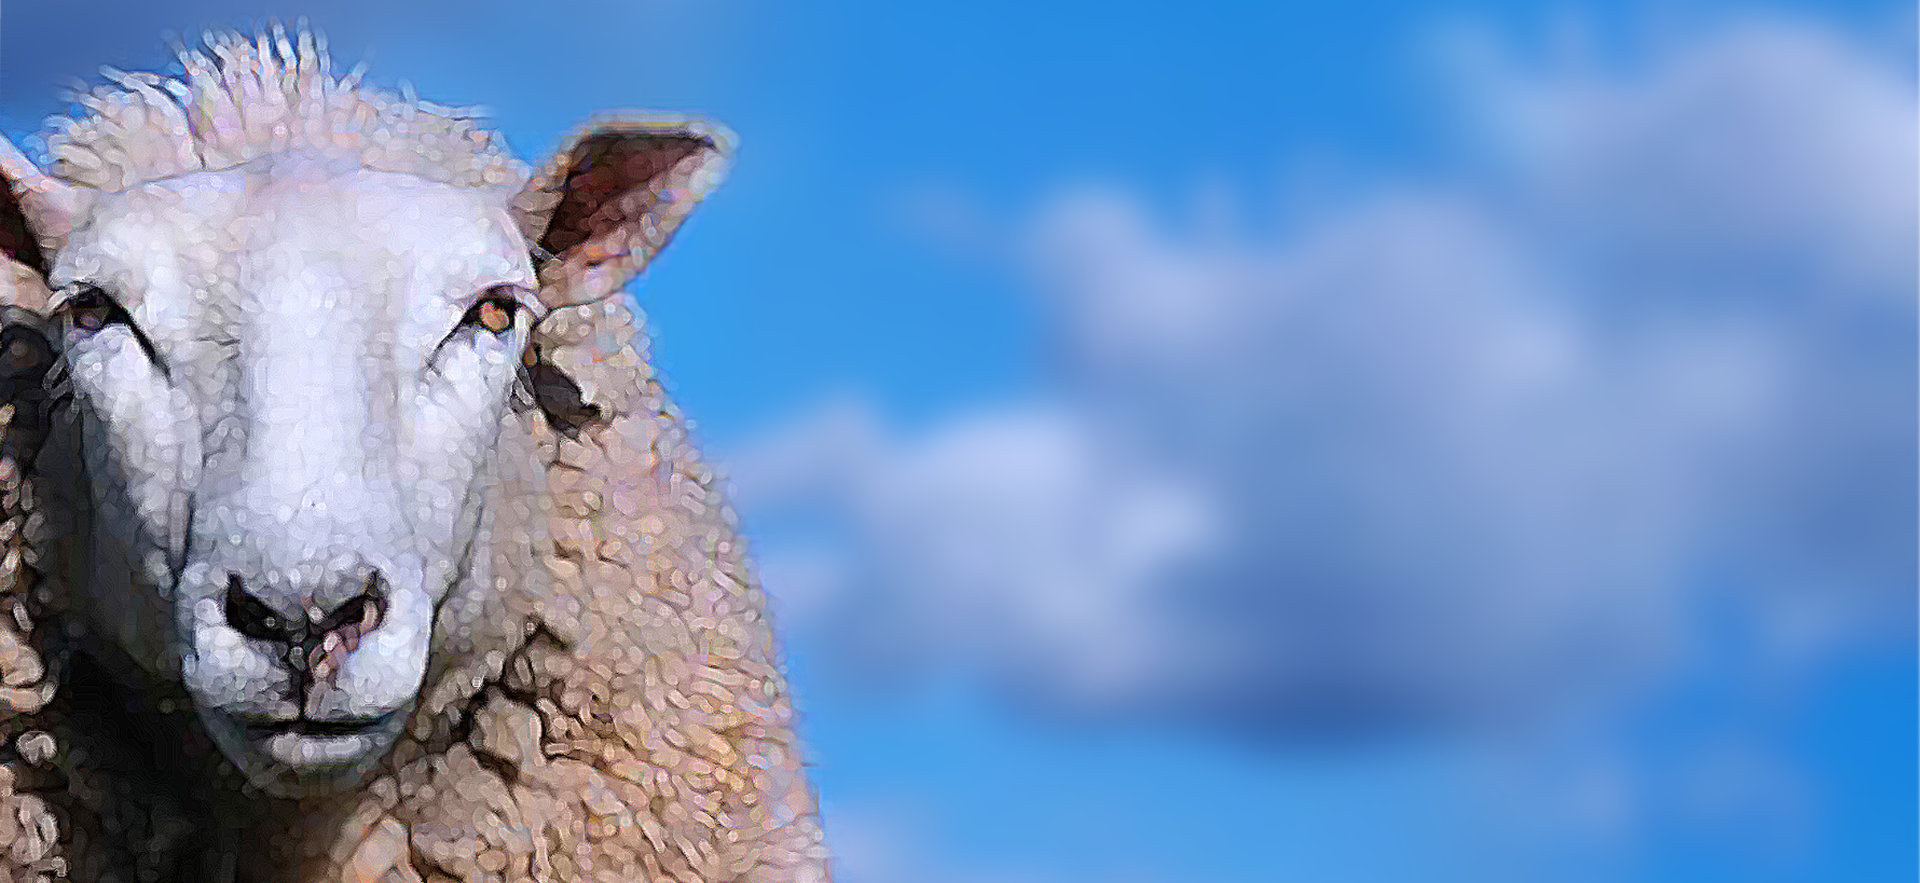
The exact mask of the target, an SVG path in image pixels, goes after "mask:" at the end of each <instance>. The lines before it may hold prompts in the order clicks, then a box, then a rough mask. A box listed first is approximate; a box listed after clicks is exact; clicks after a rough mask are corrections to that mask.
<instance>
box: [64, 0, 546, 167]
mask: <svg viewBox="0 0 1920 883" xmlns="http://www.w3.org/2000/svg"><path fill="white" fill-rule="evenodd" d="M203 42H204V44H205V48H204V49H200V50H193V49H182V50H181V52H180V54H179V62H180V65H181V67H182V68H183V69H184V70H183V72H182V73H181V74H180V75H178V76H177V77H162V76H159V75H156V74H147V73H126V72H123V71H115V70H107V71H105V72H104V73H105V75H106V76H107V78H108V79H109V80H110V82H108V83H107V84H105V85H102V86H99V87H97V88H95V89H93V90H92V91H91V92H89V93H87V94H85V95H82V96H80V97H79V99H78V102H79V104H80V107H81V111H80V112H79V113H78V114H76V115H74V116H71V117H56V118H54V119H53V120H51V121H49V126H50V128H51V133H50V134H49V135H48V136H47V148H48V153H49V155H50V158H51V160H52V164H51V168H50V171H51V172H52V173H53V174H54V175H55V176H56V177H59V178H63V179H65V180H68V181H71V182H74V183H76V184H80V185H83V186H86V187H92V188H94V189H98V190H108V191H118V190H125V189H127V188H129V187H134V186H137V185H139V184H143V183H146V182H149V181H156V180H159V179H162V178H170V177H173V176H175V175H180V174H184V173H187V172H197V171H218V170H220V169H227V168H231V167H233V166H237V165H240V164H242V163H246V162H249V161H251V160H254V159H257V158H259V157H262V156H267V155H269V154H274V153H282V152H287V151H295V150H314V151H320V152H328V153H340V154H344V155H348V156H352V157H355V158H357V159H358V160H359V161H360V163H361V164H362V165H364V166H365V167H367V168H369V169H373V170H375V171H382V172H396V173H400V174H408V175H416V176H419V177H422V178H426V179H429V180H432V181H438V182H441V183H445V184H451V185H454V186H457V187H517V186H519V185H520V184H521V183H523V182H524V181H525V180H526V178H527V175H528V171H527V168H526V166H525V165H524V164H522V163H521V162H519V161H518V160H516V159H514V158H513V156H512V155H511V154H510V153H508V151H507V147H506V145H505V144H503V143H501V139H500V138H499V137H498V136H497V135H496V134H495V133H493V132H491V131H489V130H487V129H484V128H482V127H480V126H479V125H477V124H476V119H477V115H476V114H474V113H472V112H468V111H461V110H458V109H453V108H446V107H439V106H435V105H431V104H427V103H425V102H421V101H418V100H414V99H411V98H406V97H402V96H398V95H394V94H393V93H390V92H386V91H383V90H380V89H376V88H373V87H371V86H366V85H363V84H362V83H361V82H360V74H359V71H358V70H354V71H350V72H348V73H346V74H344V75H342V76H339V77H336V76H334V74H333V71H332V64H331V62H330V61H329V60H328V57H327V52H326V45H325V43H324V42H323V41H322V40H321V39H320V38H319V37H317V36H316V35H315V34H314V33H313V32H311V31H309V30H306V29H304V28H302V29H299V30H297V31H296V32H295V33H294V34H293V35H292V36H291V37H289V35H288V34H287V33H286V31H285V30H284V29H282V28H275V29H273V31H272V32H271V33H262V34H259V35H256V36H254V37H252V38H249V37H246V36H244V35H242V34H240V33H237V32H231V31H229V32H220V33H212V34H208V35H207V36H206V37H205V38H204V40H203Z"/></svg>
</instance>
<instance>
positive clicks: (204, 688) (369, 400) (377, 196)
mask: <svg viewBox="0 0 1920 883" xmlns="http://www.w3.org/2000/svg"><path fill="white" fill-rule="evenodd" d="M512 196H513V193H512V192H511V191H493V190H483V189H467V188H456V187H452V186H447V185H443V184H436V183H433V182H430V181H427V180H424V179H421V178H417V177H413V176H409V175H402V174H394V173H386V172H376V171H370V170H367V169H365V168H362V167H360V166H359V165H358V163H354V162H342V161H338V160H330V159H328V158H326V157H324V156H320V155H313V154H298V153H295V154H280V155H275V156H270V157H266V158H263V159H260V160H256V161H254V162H252V163H249V164H247V165H243V166H240V167H238V168H233V169H229V170H225V171H219V172H198V173H193V174H188V175H183V176H179V177H174V178H168V179H164V180H160V181H157V182H153V183H149V184H145V185H142V186H139V187H135V188H133V189H130V190H126V191H122V192H117V193H106V194H97V195H94V197H93V198H91V199H90V200H88V202H87V203H86V205H85V208H84V209H83V211H82V213H80V214H79V215H78V216H77V217H76V223H75V230H74V232H73V233H72V234H71V235H70V236H68V237H67V239H66V241H65V243H64V245H63V247H61V248H60V249H59V251H58V252H57V254H56V255H55V257H54V260H53V262H52V266H51V271H50V273H49V277H48V278H49V282H50V283H51V285H52V286H53V287H54V289H55V294H54V299H53V302H52V304H51V310H52V313H53V315H54V317H55V318H56V320H57V323H56V328H57V329H58V330H57V333H58V334H59V335H61V336H62V337H63V340H62V341H61V344H62V346H63V348H64V352H65V358H66V360H67V363H68V369H69V375H70V377H71V385H72V391H73V404H74V412H75V414H76V415H77V417H78V423H77V430H76V433H75V442H76V443H77V447H78V454H79V461H80V462H81V463H82V464H84V466H85V475H86V479H85V484H86V486H87V489H88V491H89V497H90V500H89V502H90V504H91V505H90V506H89V507H87V508H88V509H89V510H90V512H91V517H90V518H88V519H86V523H85V525H84V527H83V530H84V531H85V532H86V533H87V535H88V537H89V538H90V540H91V545H92V549H93V552H92V559H93V564H92V566H91V567H89V568H87V570H86V574H85V575H84V577H83V578H84V579H85V580H86V581H87V584H86V585H82V586H77V587H76V588H77V590H78V592H79V594H80V595H81V597H82V598H84V599H85V600H86V602H87V603H88V604H90V605H91V606H92V607H93V608H94V610H93V613H92V617H93V618H94V619H95V620H96V623H97V625H98V626H99V627H100V628H101V629H102V630H104V631H106V632H107V633H108V634H109V636H110V637H111V638H112V639H114V640H115V641H117V642H118V643H119V644H120V645H121V646H123V647H125V648H127V649H129V650H130V651H132V653H133V655H135V656H136V657H137V658H139V659H140V660H141V661H142V662H144V663H146V664H149V665H152V666H155V667H156V668H158V669H162V670H163V671H161V672H160V673H161V674H163V675H166V674H168V672H166V671H164V669H173V672H174V673H176V674H177V676H178V678H179V680H180V681H181V682H182V683H183V684H184V686H185V688H186V690H187V693H188V694H189V696H190V697H191V698H192V700H193V702H194V704H195V706H196V708H197V710H198V712H199V714H200V716H201V718H202V720H203V721H204V722H205V725H206V727H207V728H208V730H209V731H210V733H211V734H212V735H213V737H214V739H215V741H216V743H217V744H219V745H220V747H221V748H222V749H223V750H224V751H225V752H226V754H227V755H228V756H229V757H230V758H231V759H232V760H233V761H234V762H235V763H236V764H237V765H238V766H239V767H240V768H241V769H242V770H244V771H245V772H246V773H247V774H248V775H249V777H250V778H251V779H253V780H254V781H255V782H256V783H259V784H261V785H264V786H266V787H268V788H270V789H272V790H276V791H281V792H287V791H300V790H310V789H312V788H314V787H326V786H329V785H338V784H339V783H342V782H351V781H353V780H355V779H357V778H358V776H359V775H360V774H361V773H362V772H364V771H365V769H366V768H367V767H368V766H369V765H370V764H371V763H373V762H375V761H377V760H378V759H379V758H380V757H381V756H383V755H384V754H385V752H386V751H387V749H388V748H390V747H391V745H392V744H393V742H394V740H395V739H396V738H397V736H398V734H399V732H400V731H401V729H402V727H403V726H404V724H405V719H406V716H407V713H408V711H409V710H410V708H411V705H412V702H413V700H414V697H415V695H416V694H417V692H418V690H419V688H420V685H421V680H422V677H423V673H424V672H425V669H426V666H427V662H428V654H429V650H430V647H431V645H432V630H433V620H434V616H435V611H436V609H437V607H438V606H439V602H440V601H441V600H442V599H443V598H445V597H446V595H447V593H448V591H449V590H450V588H451V587H452V586H454V585H455V583H456V582H458V581H461V580H470V579H473V578H474V577H475V574H474V573H473V572H472V571H473V568H475V567H477V566H483V565H484V562H485V559H486V557H487V556H486V555H484V554H479V555H475V554H472V553H473V552H474V549H475V545H476V544H475V536H476V532H477V531H478V529H479V525H480V524H481V523H482V515H483V510H484V509H485V507H486V506H487V504H488V498H489V495H488V493H487V490H488V488H489V487H490V484H491V477H492V474H493V469H492V467H491V464H490V453H491V452H492V450H493V448H494V442H495V438H496V435H497V434H498V432H499V428H500V426H501V424H502V421H503V417H504V416H505V415H506V411H507V407H508V402H509V399H510V396H511V395H512V392H513V386H514V384H515V381H516V376H517V371H518V368H519V365H520V360H521V355H522V353H523V352H524V351H525V350H526V347H527V346H528V342H529V341H528V329H529V326H530V325H531V324H532V321H533V320H534V319H535V318H537V316H538V315H539V313H540V312H541V311H542V309H543V308H542V307H541V305H540V302H539V301H538V300H537V299H536V298H535V295H534V293H533V292H534V291H535V290H536V288H537V285H536V282H535V279H534V271H533V267H532V266H531V264H530V261H529V258H528V251H527V245H526V241H525V239H524V238H523V236H522V234H521V233H520V231H519V229H518V228H517V227H516V222H515V218H514V216H513V215H512V213H511V212H510V211H509V207H508V203H509V200H510V198H511V197H512ZM114 559H119V560H117V561H116V560H114ZM115 565H119V566H115Z"/></svg>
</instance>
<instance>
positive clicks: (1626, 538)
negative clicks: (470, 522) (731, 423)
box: [730, 24, 1920, 808]
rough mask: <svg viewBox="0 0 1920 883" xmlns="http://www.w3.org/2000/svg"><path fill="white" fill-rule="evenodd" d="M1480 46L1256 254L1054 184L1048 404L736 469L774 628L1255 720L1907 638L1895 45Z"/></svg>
mask: <svg viewBox="0 0 1920 883" xmlns="http://www.w3.org/2000/svg"><path fill="white" fill-rule="evenodd" d="M1475 45H1476V44H1470V43H1462V44H1461V45H1460V46H1457V47H1455V48H1456V49H1457V50H1458V51H1457V52H1456V53H1455V55H1454V61H1455V66H1456V69H1457V71H1458V72H1459V73H1461V74H1462V75H1463V77H1462V82H1464V83H1466V84H1467V85H1466V92H1465V94H1464V96H1463V99H1462V101H1461V103H1460V105H1459V106H1458V107H1457V108H1456V110H1457V117H1458V119H1459V120H1460V121H1461V124H1462V125H1463V126H1464V127H1466V129H1467V131H1468V134H1469V135H1470V136H1472V140H1473V142H1474V144H1475V152H1474V155H1473V157H1472V158H1471V161H1468V162H1464V163H1462V167H1461V168H1460V169H1459V170H1458V172H1457V174H1456V175H1454V176H1452V178H1451V179H1450V180H1445V179H1443V180H1434V181H1427V182H1424V183H1420V184H1403V185H1400V186H1399V187H1398V189H1397V190H1395V191H1393V192H1389V193H1387V194H1385V195H1382V196H1379V197H1376V198H1372V199H1369V200H1365V201H1361V202H1357V203H1354V204H1351V205H1349V206H1347V207H1345V208H1343V209H1341V210H1339V211H1334V212H1328V213H1326V214H1325V215H1324V216H1323V217H1320V218H1319V219H1318V220H1317V221H1316V222H1315V223H1313V224H1311V225H1308V226H1307V228H1306V229H1305V230H1304V232H1299V233H1296V234H1292V235H1288V236H1284V237H1274V236H1258V235H1254V234H1251V233H1247V232H1245V231H1243V230H1241V229H1239V228H1238V227H1236V226H1235V225H1234V224H1232V223H1221V222H1219V221H1218V219H1217V218H1216V217H1214V216H1211V215H1209V216H1203V217H1200V218H1197V219H1194V220H1193V221H1192V222H1190V223H1185V224H1167V223H1163V222H1161V221H1160V220H1158V219H1156V218H1155V217H1153V216H1152V215H1151V214H1150V213H1149V212H1148V211H1147V210H1146V209H1144V208H1143V207H1142V201H1141V200H1139V199H1137V198H1135V197H1133V196H1131V195H1129V194H1127V193H1123V192H1113V191H1097V190H1096V191H1081V192H1075V193H1070V194H1064V195H1061V196H1060V197H1058V198H1057V199H1055V200H1053V201H1052V202H1051V203H1050V204H1049V205H1048V206H1046V207H1045V208H1044V209H1043V210H1041V211H1039V212H1037V213H1036V214H1035V216H1033V217H1032V218H1030V219H1028V220H1027V221H1026V222H1024V223H1023V224H1021V225H1019V229H1020V230H1021V233H1020V234H1019V235H1018V236H1017V237H1015V239H1016V240H1017V245H1016V246H1015V247H1014V248H1013V251H1014V253H1015V254H1016V255H1017V256H1018V259H1019V264H1018V266H1020V267H1022V268H1023V271H1024V272H1025V273H1026V274H1027V278H1028V280H1029V281H1030V282H1032V283H1033V285H1034V287H1035V288H1036V289H1037V290H1038V291H1039V292H1040V293H1041V296H1042V301H1041V303H1040V304H1039V307H1040V309H1042V310H1043V311H1044V312H1045V314H1046V315H1047V316H1048V318H1049V321H1050V322H1051V327H1052V330H1053V333H1054V343H1055V344H1056V345H1057V351H1056V352H1055V354H1054V355H1055V356H1056V359H1057V361H1056V366H1057V371H1056V373H1055V375H1054V376H1053V377H1052V378H1051V381H1050V384H1049V386H1048V387H1047V388H1046V389H1044V390H1040V391H1037V392H1036V393H1034V394H1033V395H1032V396H1029V397H1027V398H1025V399H1023V400H1021V401H1017V402H1008V403H1006V404H1005V405H1004V406H1001V407H996V408H990V409H984V410H980V411H977V412H975V413H971V414H967V415H963V416H957V417H955V418H953V419H952V420H951V421H950V422H948V423H946V424H944V425H941V426H938V427H935V428H933V429H931V430H928V431H923V432H919V433H915V434H911V435H906V434H902V433H898V432H896V431H893V430H891V429H890V428H889V427H888V426H887V423H886V421H885V420H884V419H883V417H882V416H881V415H879V414H877V413H875V412H874V409H872V408H871V407H869V406H866V405H863V404H862V403H861V402H860V401H859V400H857V399H854V400H848V401H842V402H838V403H834V404H833V405H831V406H828V407H825V408H823V409H822V410H820V411H819V412H818V413H816V414H813V415H811V416H810V417H808V418H806V419H803V420H800V421H798V422H797V423H795V424H794V425H792V426H790V427H787V428H785V429H782V430H780V431H777V432H775V433H773V434H772V435H770V436H769V437H768V438H766V439H765V440H764V441H763V442H762V443H760V444H759V445H756V446H753V447H752V448H750V449H748V450H744V451H739V452H737V453H736V455H735V456H733V457H732V458H730V463H731V471H732V472H733V474H734V477H735V481H736V483H737V485H738V487H739V491H740V497H739V499H740V504H741V506H742V508H743V509H744V510H745V511H746V512H748V514H749V516H750V517H752V518H755V519H759V520H761V521H762V523H763V524H765V525H768V526H777V527H778V528H779V529H775V530H769V531H766V533H767V535H768V536H769V537H770V538H771V541H772V544H771V545H769V546H765V547H763V548H762V549H761V551H760V554H761V558H762V560H763V561H764V562H765V569H766V575H767V583H768V586H769V589H770V591H772V592H773V593H775V594H776V595H777V596H779V597H780V599H781V600H782V602H783V603H784V604H785V605H786V606H787V613H788V615H789V619H790V622H791V623H792V624H793V625H795V626H798V627H801V628H804V629H810V630H817V631H818V632H819V633H820V634H823V635H825V636H827V637H828V638H829V639H830V640H828V641H825V642H822V643H823V644H827V645H831V646H834V647H837V648H840V649H841V650H842V651H844V659H845V660H846V661H850V662H853V663H855V667H857V668H863V669H867V670H870V671H876V672H885V673H886V674H888V675H891V676H912V675H913V674H915V673H926V672H928V671H930V670H941V669H957V670H961V671H967V672H974V673H980V674H984V675H986V676H987V677H989V678H990V679H991V680H992V681H993V682H995V683H996V684H998V685H999V686H1001V687H1003V688H1004V689H1005V690H1006V691H1007V692H1008V693H1009V694H1011V695H1016V696H1020V697H1024V698H1027V699H1031V700H1034V701H1037V702H1039V703H1042V704H1044V705H1045V706H1047V707H1054V708H1068V709H1075V710H1080V711H1093V712H1101V713H1122V714H1163V715H1174V716H1179V717H1184V718H1198V719H1200V720H1203V721H1207V722H1212V723H1217V724H1224V725H1227V726H1231V727H1233V728H1235V729H1239V730H1249V729H1250V730H1252V731H1255V732H1260V733H1266V734H1274V735H1313V734H1315V733H1324V732H1328V731H1331V732H1337V733H1351V732H1356V731H1364V732H1380V731H1387V732H1392V731H1397V730H1398V729H1400V728H1403V727H1407V726H1423V725H1427V724H1432V723H1436V722H1462V721H1473V722H1479V721H1486V720H1490V719H1493V720H1498V719H1506V718H1508V717H1510V716H1512V715H1514V714H1522V715H1524V714H1529V713H1538V712H1539V711H1540V710H1541V709H1542V708H1543V707H1545V706H1550V705H1553V704H1554V703H1558V702H1579V701H1582V700H1584V699H1588V698H1592V697H1594V696H1597V695H1607V694H1609V693H1610V692H1612V691H1615V690H1619V689H1623V688H1630V687H1632V686H1634V685H1636V684H1640V683H1644V679H1645V678H1647V677H1648V676H1650V675H1652V674H1655V673H1658V672H1660V671H1663V670H1665V669H1666V668H1667V667H1668V666H1669V665H1671V664H1672V663H1673V661H1674V657H1675V655H1676V654H1678V653H1681V652H1684V651H1685V650H1686V649H1687V647H1686V646H1685V643H1684V642H1685V640H1686V636H1687V635H1688V634H1689V633H1691V632H1694V631H1697V630H1698V629H1699V628H1701V627H1702V618H1703V617H1708V616H1716V617H1731V618H1733V619H1735V620H1737V621H1738V623H1739V626H1740V627H1742V628H1751V629H1752V630H1754V631H1755V632H1756V633H1758V634H1759V635H1760V636H1761V639H1760V640H1759V641H1758V646H1757V648H1756V649H1755V651H1754V652H1755V653H1756V658H1755V659H1754V660H1753V662H1754V663H1755V664H1758V665H1762V666H1767V665H1775V666H1780V667H1784V668H1785V669H1788V670H1790V669H1792V668H1793V666H1794V665H1796V664H1797V663H1798V662H1800V661H1804V660H1806V659H1808V658H1814V657H1818V656H1820V655H1821V654H1822V653H1824V652H1826V651H1827V650H1830V649H1831V648H1833V647H1835V646H1836V645H1838V644H1842V643H1845V642H1857V641H1863V640H1870V639H1873V638H1876V637H1886V636H1894V637H1902V638H1910V637H1911V634H1912V622H1913V615H1914V608H1913V597H1912V596H1913V575H1912V563H1913V561H1914V557H1915V535H1916V522H1915V515H1914V488H1915V462H1914V457H1913V451H1914V448H1915V402H1916V384H1915V379H1914V367H1915V347H1914V340H1913V328H1914V319H1915V315H1914V305H1913V302H1912V292H1913V289H1914V283H1915V253H1914V251H1915V249H1914V243H1915V238H1916V232H1917V231H1920V222H1917V220H1916V213H1915V205H1914V200H1913V194H1914V193H1915V191H1916V183H1917V182H1916V174H1915V167H1914V164H1913V157H1914V155H1915V153H1916V146H1917V145H1916V139H1915V133H1914V129H1913V120H1914V119H1915V113H1916V101H1915V88H1914V83H1913V78H1912V76H1911V73H1910V71H1909V70H1908V69H1907V68H1908V66H1909V65H1907V64H1906V63H1905V61H1903V60H1899V59H1892V58H1881V57H1876V56H1875V55H1874V54H1873V53H1872V52H1870V51H1868V50H1865V49H1861V48H1858V47H1855V46H1853V45H1850V44H1849V43H1848V42H1846V41H1845V40H1844V39H1843V38H1841V37H1839V36H1837V35H1835V34H1832V33H1829V32H1825V31H1822V30H1819V29H1815V28H1809V27H1806V26H1802V25H1791V26H1789V25H1768V24H1752V25H1745V26H1738V27H1730V28H1727V29H1724V30H1723V31H1721V32H1720V33H1718V34H1717V35H1715V36H1712V37H1710V38H1707V39H1703V40H1701V41H1698V42H1696V43H1695V44H1693V45H1691V46H1688V47H1685V48H1684V49H1683V50H1682V51H1677V52H1673V53H1670V54H1667V55H1665V56H1660V57H1654V58H1650V59H1646V60H1644V61H1643V62H1642V63H1638V64H1636V65H1633V66H1632V67H1631V69H1628V70H1618V69H1615V70H1599V69H1595V68H1594V67H1592V66H1582V65H1579V64H1571V63H1570V64H1566V65H1558V66H1556V65H1553V64H1548V65H1544V66H1542V65H1533V66H1529V65H1521V64H1517V63H1514V62H1512V61H1511V60H1509V59H1507V58H1505V57H1503V56H1502V55H1501V54H1500V53H1498V52H1495V51H1489V50H1487V49H1486V48H1485V46H1484V44H1479V48H1475ZM962 208H964V207H962ZM966 216H967V213H966V212H965V211H963V210H961V209H955V208H952V207H950V206H949V207H948V208H947V210H946V211H945V213H944V214H943V217H949V218H960V219H964V218H965V217H966ZM1603 796H1604V795H1603ZM1605 802H1606V801H1605V800H1601V801H1600V803H1601V804H1605ZM1603 808H1604V807H1603Z"/></svg>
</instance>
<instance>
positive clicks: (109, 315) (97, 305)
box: [65, 285, 127, 332]
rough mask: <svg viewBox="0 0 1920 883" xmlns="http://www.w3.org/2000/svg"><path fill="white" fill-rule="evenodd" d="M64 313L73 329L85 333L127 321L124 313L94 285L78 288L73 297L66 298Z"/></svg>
mask: <svg viewBox="0 0 1920 883" xmlns="http://www.w3.org/2000/svg"><path fill="white" fill-rule="evenodd" d="M65 311H66V314H67V320H68V321H69V322H72V323H73V327H75V328H77V329H79V330H81V331H86V332H94V331H99V330H100V329H102V328H105V327H107V326H108V325H112V324H116V323H121V322H125V321H126V320H127V314H126V311H125V310H122V309H121V308H120V305H119V304H117V303H115V302H114V300H113V298H112V297H110V296H108V294H107V293H106V292H105V291H102V290H101V289H100V288H99V286H95V285H81V286H79V287H78V288H77V289H76V290H75V291H74V293H73V296H72V297H69V298H67V303H66V308H65Z"/></svg>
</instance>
